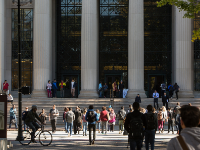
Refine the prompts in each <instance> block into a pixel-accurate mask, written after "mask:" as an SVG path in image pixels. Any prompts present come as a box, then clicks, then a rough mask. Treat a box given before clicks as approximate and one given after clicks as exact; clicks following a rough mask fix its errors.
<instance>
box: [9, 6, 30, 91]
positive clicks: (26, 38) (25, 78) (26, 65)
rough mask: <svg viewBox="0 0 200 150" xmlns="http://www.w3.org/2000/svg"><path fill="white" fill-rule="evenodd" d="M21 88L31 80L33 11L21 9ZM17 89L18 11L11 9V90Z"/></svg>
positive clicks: (28, 84)
mask: <svg viewBox="0 0 200 150" xmlns="http://www.w3.org/2000/svg"><path fill="white" fill-rule="evenodd" d="M20 16H21V53H22V61H21V63H22V86H30V87H32V80H33V76H32V74H33V9H21V11H20ZM16 89H18V9H12V90H16Z"/></svg>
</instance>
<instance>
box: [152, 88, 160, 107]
mask: <svg viewBox="0 0 200 150" xmlns="http://www.w3.org/2000/svg"><path fill="white" fill-rule="evenodd" d="M158 98H159V93H157V91H156V90H155V92H154V93H153V99H154V108H156V104H157V109H158V108H159V105H158Z"/></svg>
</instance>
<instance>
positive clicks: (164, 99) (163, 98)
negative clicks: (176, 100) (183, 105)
mask: <svg viewBox="0 0 200 150" xmlns="http://www.w3.org/2000/svg"><path fill="white" fill-rule="evenodd" d="M167 100H168V102H169V96H167V95H166V96H163V97H162V102H165V103H168V102H167Z"/></svg>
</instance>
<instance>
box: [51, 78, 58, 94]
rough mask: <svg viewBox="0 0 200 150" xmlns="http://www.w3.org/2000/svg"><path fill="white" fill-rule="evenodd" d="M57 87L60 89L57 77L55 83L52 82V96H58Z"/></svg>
mask: <svg viewBox="0 0 200 150" xmlns="http://www.w3.org/2000/svg"><path fill="white" fill-rule="evenodd" d="M57 89H58V87H57V82H56V79H54V81H53V84H52V90H53V94H52V98H53V97H55V98H56V91H57Z"/></svg>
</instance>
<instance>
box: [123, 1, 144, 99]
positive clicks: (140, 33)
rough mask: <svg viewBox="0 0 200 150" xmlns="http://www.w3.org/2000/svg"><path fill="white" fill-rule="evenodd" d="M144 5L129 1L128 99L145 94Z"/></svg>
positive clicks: (140, 2) (141, 2) (139, 2)
mask: <svg viewBox="0 0 200 150" xmlns="http://www.w3.org/2000/svg"><path fill="white" fill-rule="evenodd" d="M143 5H144V3H143V0H129V19H128V89H129V91H128V95H127V97H128V98H135V96H136V95H137V94H140V96H141V97H142V98H144V97H146V95H145V92H144V8H143V7H144V6H143Z"/></svg>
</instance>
